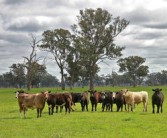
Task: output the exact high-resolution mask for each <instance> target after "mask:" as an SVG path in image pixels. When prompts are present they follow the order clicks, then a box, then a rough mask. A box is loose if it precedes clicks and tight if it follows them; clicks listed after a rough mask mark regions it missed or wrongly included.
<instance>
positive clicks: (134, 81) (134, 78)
mask: <svg viewBox="0 0 167 138" xmlns="http://www.w3.org/2000/svg"><path fill="white" fill-rule="evenodd" d="M133 87H136V77H135V76H134V77H133Z"/></svg>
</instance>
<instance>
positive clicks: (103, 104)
mask: <svg viewBox="0 0 167 138" xmlns="http://www.w3.org/2000/svg"><path fill="white" fill-rule="evenodd" d="M104 108H105V103H102V112H104ZM106 110H107V109H106Z"/></svg>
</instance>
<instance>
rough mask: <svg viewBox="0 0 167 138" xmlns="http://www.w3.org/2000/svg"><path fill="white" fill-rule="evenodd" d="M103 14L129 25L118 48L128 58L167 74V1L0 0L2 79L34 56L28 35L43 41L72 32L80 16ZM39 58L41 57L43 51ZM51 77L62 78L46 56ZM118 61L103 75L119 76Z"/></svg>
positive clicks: (110, 63)
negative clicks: (54, 32)
mask: <svg viewBox="0 0 167 138" xmlns="http://www.w3.org/2000/svg"><path fill="white" fill-rule="evenodd" d="M86 8H92V9H96V8H102V9H106V10H107V11H108V12H110V13H111V14H112V15H113V17H117V16H120V17H121V18H125V19H126V20H128V21H130V24H129V25H128V27H127V28H126V29H125V30H124V31H123V32H122V33H121V34H120V35H119V36H118V37H117V39H116V40H115V43H116V44H118V45H120V46H125V47H126V48H125V50H124V51H123V52H122V53H123V57H128V56H141V57H144V58H146V62H145V64H146V65H147V66H149V71H150V72H160V71H161V70H167V0H51V1H49V0H33V1H32V0H0V74H3V73H6V72H9V71H10V69H9V67H10V66H11V65H12V64H13V63H23V56H28V55H29V54H30V52H31V47H30V44H29V42H30V41H31V38H30V35H29V34H31V33H32V34H34V35H35V36H36V37H37V39H40V37H41V34H42V33H43V31H45V30H50V29H59V28H64V29H70V26H71V25H72V24H76V23H77V20H76V16H77V15H79V10H84V9H86ZM38 54H41V53H40V51H38ZM42 55H44V56H46V57H47V58H46V61H45V63H46V67H47V71H48V72H49V73H50V74H52V75H55V76H57V77H58V78H60V77H59V76H60V75H59V72H60V71H59V68H58V67H57V65H56V64H55V61H54V60H53V59H52V57H51V56H50V55H49V54H47V53H42ZM116 61H117V60H114V61H106V63H105V64H100V67H101V71H100V72H99V75H101V74H105V75H107V74H111V72H112V70H113V71H116V72H117V71H118V66H117V64H116Z"/></svg>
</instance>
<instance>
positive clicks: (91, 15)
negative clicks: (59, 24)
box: [72, 8, 129, 90]
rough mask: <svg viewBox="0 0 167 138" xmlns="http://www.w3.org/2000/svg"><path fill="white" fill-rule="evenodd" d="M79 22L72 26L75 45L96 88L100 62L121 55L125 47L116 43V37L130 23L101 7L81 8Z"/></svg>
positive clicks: (91, 84) (92, 86)
mask: <svg viewBox="0 0 167 138" xmlns="http://www.w3.org/2000/svg"><path fill="white" fill-rule="evenodd" d="M77 19H78V24H74V25H73V26H72V29H73V32H74V35H75V39H74V47H75V48H76V49H77V51H78V52H79V54H80V59H81V61H82V65H84V66H85V67H86V68H87V71H88V75H89V80H90V86H89V87H90V89H91V90H93V89H94V80H95V75H96V73H97V72H98V63H99V62H103V60H104V59H115V58H116V57H120V56H121V55H122V54H121V51H122V50H123V49H124V47H119V46H117V45H116V44H114V38H115V37H116V36H117V35H118V34H120V33H121V32H122V31H123V30H124V29H125V28H126V26H127V25H128V24H129V22H128V21H126V20H125V19H120V18H119V17H116V18H113V17H112V15H111V14H110V13H109V12H108V11H106V10H103V9H101V8H98V9H96V10H93V9H85V10H80V15H79V16H77Z"/></svg>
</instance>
